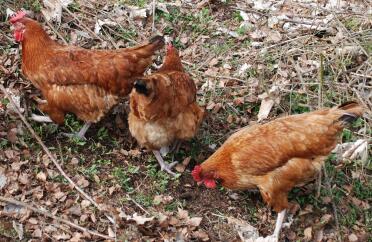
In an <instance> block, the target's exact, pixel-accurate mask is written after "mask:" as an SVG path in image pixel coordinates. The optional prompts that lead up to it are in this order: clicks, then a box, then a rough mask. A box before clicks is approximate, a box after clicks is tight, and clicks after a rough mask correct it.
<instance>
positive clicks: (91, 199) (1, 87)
mask: <svg viewBox="0 0 372 242" xmlns="http://www.w3.org/2000/svg"><path fill="white" fill-rule="evenodd" d="M2 80H3V78H1V79H0V83H1V81H2ZM0 89H1V91H2V92H3V93H4V95H5V97H6V98H7V99H9V101H10V103H11V104H12V105H13V107H14V109H15V111H16V113H17V114H18V116H19V117H20V118H21V120H22V121H23V123H24V124H25V125H26V127H27V129H28V130H29V131H30V133H31V135H32V136H33V137H34V138H35V139H36V141H37V142H38V143H39V144H40V146H41V147H42V149H43V150H44V152H45V153H46V154H47V156H48V157H49V159H50V160H51V161H52V162H53V163H54V165H55V166H56V167H57V169H58V171H59V172H60V173H61V174H62V175H63V177H64V178H66V180H67V181H68V182H69V183H70V184H71V185H72V186H73V187H74V188H75V189H76V190H77V191H78V192H79V193H81V194H82V195H83V197H85V198H86V199H87V200H89V201H90V202H91V203H92V204H93V205H94V206H95V207H96V208H97V209H98V210H99V211H103V209H102V208H101V206H99V205H98V204H97V203H96V202H95V201H94V200H93V198H91V197H90V196H89V195H88V194H86V193H85V192H84V191H83V190H82V189H81V188H80V187H79V186H78V185H77V184H76V183H75V182H74V181H73V180H71V178H70V177H69V176H68V175H67V174H66V173H65V172H64V171H63V169H62V167H61V166H60V165H59V164H58V162H57V160H56V158H55V157H54V156H53V155H52V153H51V152H50V150H49V149H48V147H46V145H45V144H44V142H43V141H42V140H41V138H40V137H39V136H38V135H37V134H36V133H35V131H34V130H33V128H32V127H31V125H30V124H29V123H28V121H27V120H26V118H25V116H24V115H23V114H22V113H21V112H20V111H19V109H18V107H17V105H16V104H15V102H14V101H13V98H12V97H11V96H10V95H9V93H8V92H7V90H6V89H5V87H4V86H3V84H0ZM105 215H106V214H105ZM106 217H107V218H108V219H109V220H110V222H112V223H113V224H115V221H114V220H113V219H112V218H111V217H110V216H108V215H106Z"/></svg>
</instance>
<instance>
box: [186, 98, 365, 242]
mask: <svg viewBox="0 0 372 242" xmlns="http://www.w3.org/2000/svg"><path fill="white" fill-rule="evenodd" d="M362 113H363V108H362V107H361V106H360V105H359V104H358V103H355V102H348V103H344V104H342V105H340V106H338V107H333V108H331V109H323V110H318V111H314V112H310V113H304V114H298V115H292V116H287V117H283V118H278V119H276V120H274V121H272V122H269V123H266V124H263V125H254V126H251V127H245V128H243V129H242V130H240V131H238V132H236V133H235V134H233V135H232V136H231V137H230V138H228V139H227V140H226V142H225V143H224V144H223V145H222V146H221V147H220V148H219V149H218V150H217V151H216V152H215V153H214V154H213V155H212V156H211V157H209V158H208V159H207V160H206V161H205V162H203V163H202V164H201V165H197V166H195V168H194V170H193V171H192V176H193V178H194V180H195V181H197V182H203V183H204V184H205V185H206V187H208V188H214V187H216V181H219V182H221V184H222V186H224V187H226V188H229V189H239V190H243V189H251V188H256V187H257V188H258V189H259V190H260V193H261V196H262V198H263V200H264V201H265V202H266V203H267V204H268V205H269V206H271V207H272V208H273V209H274V211H276V212H277V213H279V214H278V218H277V222H276V226H275V230H274V233H273V235H272V236H270V238H272V239H274V240H277V239H278V238H279V233H280V229H281V226H282V223H283V219H284V217H285V213H286V209H287V208H288V198H287V194H288V192H289V191H290V190H291V189H292V188H293V187H294V186H296V185H299V184H301V183H303V182H306V181H310V180H311V179H313V178H314V176H315V174H317V172H319V170H320V169H321V167H322V164H323V162H324V160H325V159H326V157H327V156H328V155H329V153H330V152H331V151H332V150H333V149H334V148H335V146H336V143H337V141H338V138H339V134H340V133H341V132H342V130H343V128H344V127H345V126H346V125H347V124H348V123H350V122H352V121H354V120H355V119H357V118H358V117H360V116H361V115H362Z"/></svg>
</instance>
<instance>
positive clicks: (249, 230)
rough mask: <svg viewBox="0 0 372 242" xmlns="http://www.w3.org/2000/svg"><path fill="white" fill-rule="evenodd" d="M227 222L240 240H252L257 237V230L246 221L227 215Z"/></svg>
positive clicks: (246, 241)
mask: <svg viewBox="0 0 372 242" xmlns="http://www.w3.org/2000/svg"><path fill="white" fill-rule="evenodd" d="M227 222H228V224H232V225H233V226H234V228H235V229H236V231H237V233H238V235H239V237H240V239H241V240H243V241H245V242H254V241H255V240H256V239H258V236H259V235H258V230H257V229H256V228H255V227H253V226H252V225H250V224H249V223H247V222H246V221H243V220H240V219H236V218H232V217H227Z"/></svg>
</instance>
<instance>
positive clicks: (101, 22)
mask: <svg viewBox="0 0 372 242" xmlns="http://www.w3.org/2000/svg"><path fill="white" fill-rule="evenodd" d="M104 25H107V26H110V27H115V26H117V25H118V23H116V22H114V21H111V20H110V19H104V20H100V19H98V20H97V22H96V25H95V26H94V33H96V34H99V33H100V32H101V29H102V27H103V26H104Z"/></svg>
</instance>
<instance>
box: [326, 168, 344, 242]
mask: <svg viewBox="0 0 372 242" xmlns="http://www.w3.org/2000/svg"><path fill="white" fill-rule="evenodd" d="M322 168H323V172H324V181H325V183H326V186H327V190H328V192H329V193H330V195H331V197H333V193H332V189H331V184H330V183H329V177H328V174H327V170H326V168H325V165H324V163H323V165H322ZM332 209H333V216H334V217H335V224H336V231H337V232H336V233H337V240H338V241H341V239H340V224H339V222H338V216H337V207H336V204H335V202H334V201H333V199H332Z"/></svg>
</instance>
